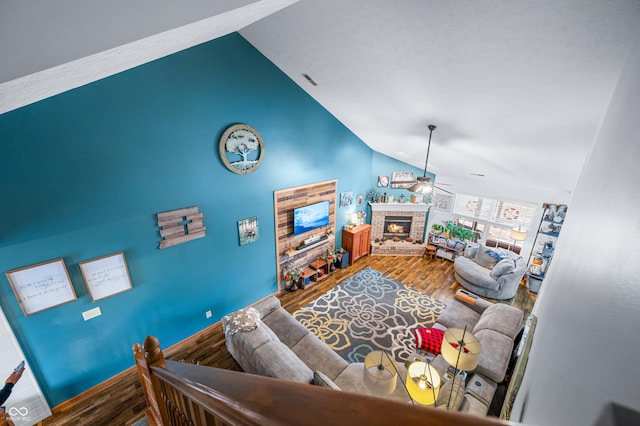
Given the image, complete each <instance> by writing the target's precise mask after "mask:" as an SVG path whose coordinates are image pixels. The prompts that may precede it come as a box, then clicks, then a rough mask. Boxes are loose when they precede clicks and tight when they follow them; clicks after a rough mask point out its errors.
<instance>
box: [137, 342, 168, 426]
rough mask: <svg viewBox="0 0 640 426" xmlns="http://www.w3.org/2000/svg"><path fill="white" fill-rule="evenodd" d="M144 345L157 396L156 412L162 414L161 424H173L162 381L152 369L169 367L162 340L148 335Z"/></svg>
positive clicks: (155, 395)
mask: <svg viewBox="0 0 640 426" xmlns="http://www.w3.org/2000/svg"><path fill="white" fill-rule="evenodd" d="M142 346H143V347H144V358H145V360H146V362H147V368H148V371H149V376H150V379H151V384H152V388H153V394H154V397H155V401H154V405H155V407H154V408H155V409H156V410H157V411H156V413H157V414H159V416H160V419H161V423H160V424H165V425H168V424H171V420H170V417H169V411H168V409H167V398H166V395H164V391H163V389H162V385H161V383H160V381H159V380H158V379H157V378H156V377H155V376H154V374H153V371H152V367H160V368H163V369H165V370H166V369H167V363H166V362H165V360H164V354H163V353H162V349H161V348H160V341H159V340H158V339H157V338H156V337H154V336H147V338H146V339H144V342H143V343H142Z"/></svg>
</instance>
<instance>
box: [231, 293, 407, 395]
mask: <svg viewBox="0 0 640 426" xmlns="http://www.w3.org/2000/svg"><path fill="white" fill-rule="evenodd" d="M253 307H254V308H255V309H256V310H257V311H258V313H259V314H260V320H258V322H257V327H256V328H255V329H253V330H251V331H238V332H236V333H234V334H231V333H226V330H227V329H228V326H229V322H230V319H229V318H230V316H225V317H224V318H223V319H222V325H223V327H224V330H225V333H226V339H225V343H226V346H227V349H228V350H229V352H230V353H231V355H232V356H233V358H234V359H235V360H236V361H237V362H238V364H240V366H241V367H242V369H243V370H244V372H246V373H252V374H258V375H261V376H269V377H275V378H279V379H284V380H290V381H294V382H302V383H312V384H316V385H320V386H327V387H331V388H333V389H338V390H344V391H349V392H356V393H359V394H368V395H373V393H372V392H370V391H369V389H368V388H367V386H366V385H365V383H364V376H363V373H364V364H363V363H361V362H358V363H351V364H349V363H347V361H345V360H344V359H342V358H341V357H340V356H339V355H338V354H337V353H336V352H334V351H333V350H332V349H331V348H330V347H329V346H327V345H326V344H324V343H323V342H322V341H321V340H320V339H318V338H317V337H316V336H315V335H314V334H313V333H311V332H310V331H309V330H308V329H307V328H305V327H304V326H303V325H302V324H300V323H299V322H298V321H297V320H296V319H295V318H294V317H293V316H292V315H291V314H289V313H288V312H287V311H286V310H284V309H283V308H282V307H281V306H280V300H279V299H278V298H276V297H273V296H270V297H268V298H266V299H264V300H262V301H260V302H258V303H257V304H255V305H253ZM398 373H399V374H400V375H402V377H403V378H404V377H405V376H406V374H407V372H406V368H405V366H404V365H402V364H398ZM386 397H389V398H392V399H396V400H400V401H408V400H409V396H408V394H407V392H406V390H405V389H404V387H403V386H402V385H401V383H400V382H399V383H398V386H396V390H395V392H394V393H392V394H391V395H386Z"/></svg>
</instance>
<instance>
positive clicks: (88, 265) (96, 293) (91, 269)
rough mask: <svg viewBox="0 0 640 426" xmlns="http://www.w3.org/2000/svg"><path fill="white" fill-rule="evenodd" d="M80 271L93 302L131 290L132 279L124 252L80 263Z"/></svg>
mask: <svg viewBox="0 0 640 426" xmlns="http://www.w3.org/2000/svg"><path fill="white" fill-rule="evenodd" d="M80 270H81V271H82V277H83V278H84V282H85V284H86V285H87V290H89V296H91V301H93V302H95V301H96V300H100V299H104V298H105V297H109V296H113V295H114V294H118V293H122V292H123V291H127V290H131V278H130V277H129V270H128V269H127V263H126V261H125V260H124V253H123V252H119V253H115V254H109V255H107V256H102V257H99V258H97V259H92V260H87V261H86V262H80Z"/></svg>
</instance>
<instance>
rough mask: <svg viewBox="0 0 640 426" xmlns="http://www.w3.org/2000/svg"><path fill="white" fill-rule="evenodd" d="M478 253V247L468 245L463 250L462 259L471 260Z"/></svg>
mask: <svg viewBox="0 0 640 426" xmlns="http://www.w3.org/2000/svg"><path fill="white" fill-rule="evenodd" d="M477 253H478V246H477V245H470V244H468V245H467V247H466V248H465V249H464V254H463V255H464V257H467V258H469V259H473V258H474V257H476V254H477Z"/></svg>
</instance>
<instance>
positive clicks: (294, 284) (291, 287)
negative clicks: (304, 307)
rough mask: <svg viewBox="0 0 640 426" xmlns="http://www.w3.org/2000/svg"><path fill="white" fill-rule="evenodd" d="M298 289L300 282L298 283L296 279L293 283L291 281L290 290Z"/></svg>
mask: <svg viewBox="0 0 640 426" xmlns="http://www.w3.org/2000/svg"><path fill="white" fill-rule="evenodd" d="M297 289H298V284H296V282H295V281H294V282H293V283H291V286H290V287H289V290H291V291H296V290H297Z"/></svg>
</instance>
